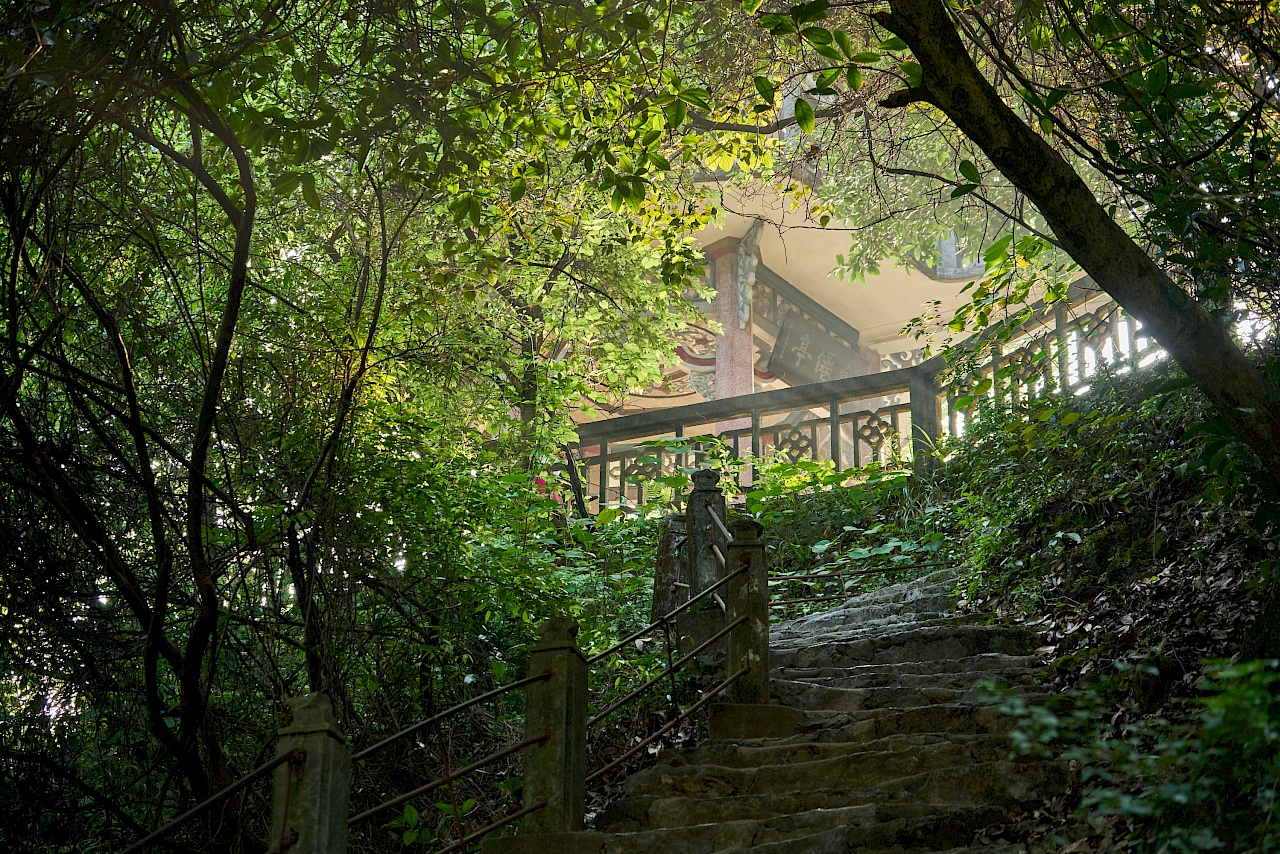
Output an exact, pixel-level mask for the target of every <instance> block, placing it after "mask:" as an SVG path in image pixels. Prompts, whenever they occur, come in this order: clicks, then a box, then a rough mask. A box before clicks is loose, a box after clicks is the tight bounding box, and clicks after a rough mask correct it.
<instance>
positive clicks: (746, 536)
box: [729, 516, 764, 544]
mask: <svg viewBox="0 0 1280 854" xmlns="http://www.w3.org/2000/svg"><path fill="white" fill-rule="evenodd" d="M729 533H730V534H733V541H734V542H735V543H753V544H754V543H755V542H757V541H758V540H759V539H760V537H761V535H762V534H764V525H761V524H760V523H759V522H757V521H756V520H755V519H749V518H747V517H746V516H736V517H734V518H733V519H731V520H730V521H729Z"/></svg>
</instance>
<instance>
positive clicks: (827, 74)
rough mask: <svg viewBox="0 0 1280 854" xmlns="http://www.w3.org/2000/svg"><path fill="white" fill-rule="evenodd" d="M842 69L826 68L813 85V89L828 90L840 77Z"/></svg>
mask: <svg viewBox="0 0 1280 854" xmlns="http://www.w3.org/2000/svg"><path fill="white" fill-rule="evenodd" d="M841 70H842V69H839V68H828V69H827V70H826V71H824V72H822V73H821V74H819V75H818V79H817V81H816V82H815V83H814V88H815V89H830V88H831V84H832V83H834V82H836V78H838V77H839V76H840V72H841Z"/></svg>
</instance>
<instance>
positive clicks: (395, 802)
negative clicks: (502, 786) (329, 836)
mask: <svg viewBox="0 0 1280 854" xmlns="http://www.w3.org/2000/svg"><path fill="white" fill-rule="evenodd" d="M550 737H551V735H550V734H549V733H543V734H542V735H540V736H537V737H536V738H526V739H525V740H524V741H519V742H516V743H515V744H512V745H508V746H507V747H504V748H502V749H501V750H498V751H495V752H493V753H490V754H489V755H488V756H486V757H484V758H483V759H477V760H476V761H475V762H472V763H471V764H470V765H468V766H467V767H466V768H460V769H458V770H457V771H454V772H453V773H452V774H446V775H444V776H443V777H437V778H436V779H434V780H432V781H431V782H430V783H427V784H425V785H422V786H419V787H418V788H416V789H414V790H413V791H411V792H405V793H404V794H403V795H397V796H396V797H394V798H392V799H391V800H389V801H384V802H383V803H380V804H378V805H377V806H376V807H372V808H371V809H367V810H365V811H364V812H362V813H360V814H359V815H355V816H352V817H351V818H349V819H347V824H348V825H352V824H355V823H356V822H359V821H364V820H365V819H366V818H369V817H370V816H374V815H377V814H378V813H380V812H383V811H384V810H389V809H391V808H392V807H398V806H400V805H401V804H403V803H405V802H406V801H411V800H413V799H414V798H416V797H418V796H419V795H425V794H426V793H427V792H430V791H431V790H432V789H437V788H439V787H440V786H443V785H444V784H445V783H452V782H453V781H454V780H458V779H461V778H462V777H465V776H467V775H468V774H470V773H471V772H472V771H475V770H476V769H478V768H483V767H484V766H485V765H488V764H489V763H490V762H497V761H498V760H499V759H505V758H506V757H508V756H511V755H512V754H514V753H519V752H520V751H521V750H524V749H525V748H526V747H530V746H532V745H535V744H542V743H543V742H544V741H546V740H547V739H549V738H550Z"/></svg>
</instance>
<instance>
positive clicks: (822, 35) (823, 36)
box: [800, 27, 831, 45]
mask: <svg viewBox="0 0 1280 854" xmlns="http://www.w3.org/2000/svg"><path fill="white" fill-rule="evenodd" d="M800 38H802V39H804V40H805V41H807V42H808V43H809V44H812V45H829V44H831V31H830V30H828V29H824V28H822V27H805V28H804V29H803V30H801V31H800Z"/></svg>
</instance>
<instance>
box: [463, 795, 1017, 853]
mask: <svg viewBox="0 0 1280 854" xmlns="http://www.w3.org/2000/svg"><path fill="white" fill-rule="evenodd" d="M1004 817H1005V814H1004V813H1002V812H1000V811H999V810H995V809H991V808H988V807H978V808H975V807H941V806H923V805H908V804H902V805H891V806H885V807H881V806H874V805H872V806H867V807H854V808H845V809H838V810H812V811H808V812H803V813H799V814H796V815H782V816H777V817H774V818H765V819H743V820H738V821H722V822H716V823H705V824H696V825H681V826H678V827H667V828H658V829H653V830H639V831H630V832H600V831H588V832H585V833H548V834H536V835H525V836H520V835H517V836H502V837H492V838H489V839H486V840H485V841H484V844H483V847H482V849H481V850H482V852H483V854H527V852H531V851H539V852H547V854H551V853H552V852H554V854H734V852H746V851H755V852H773V854H779V852H794V854H810V852H816V853H817V854H845V852H859V854H880V852H885V854H888V852H904V851H927V850H939V849H942V850H945V849H951V848H955V847H957V846H962V845H966V844H967V843H968V842H969V841H970V840H972V838H973V833H974V828H978V827H983V826H985V825H988V824H992V823H994V822H996V821H1000V820H1001V819H1003V818H1004ZM819 843H820V844H821V846H822V847H819V848H811V847H808V846H809V845H811V844H815V845H816V844H819Z"/></svg>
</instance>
